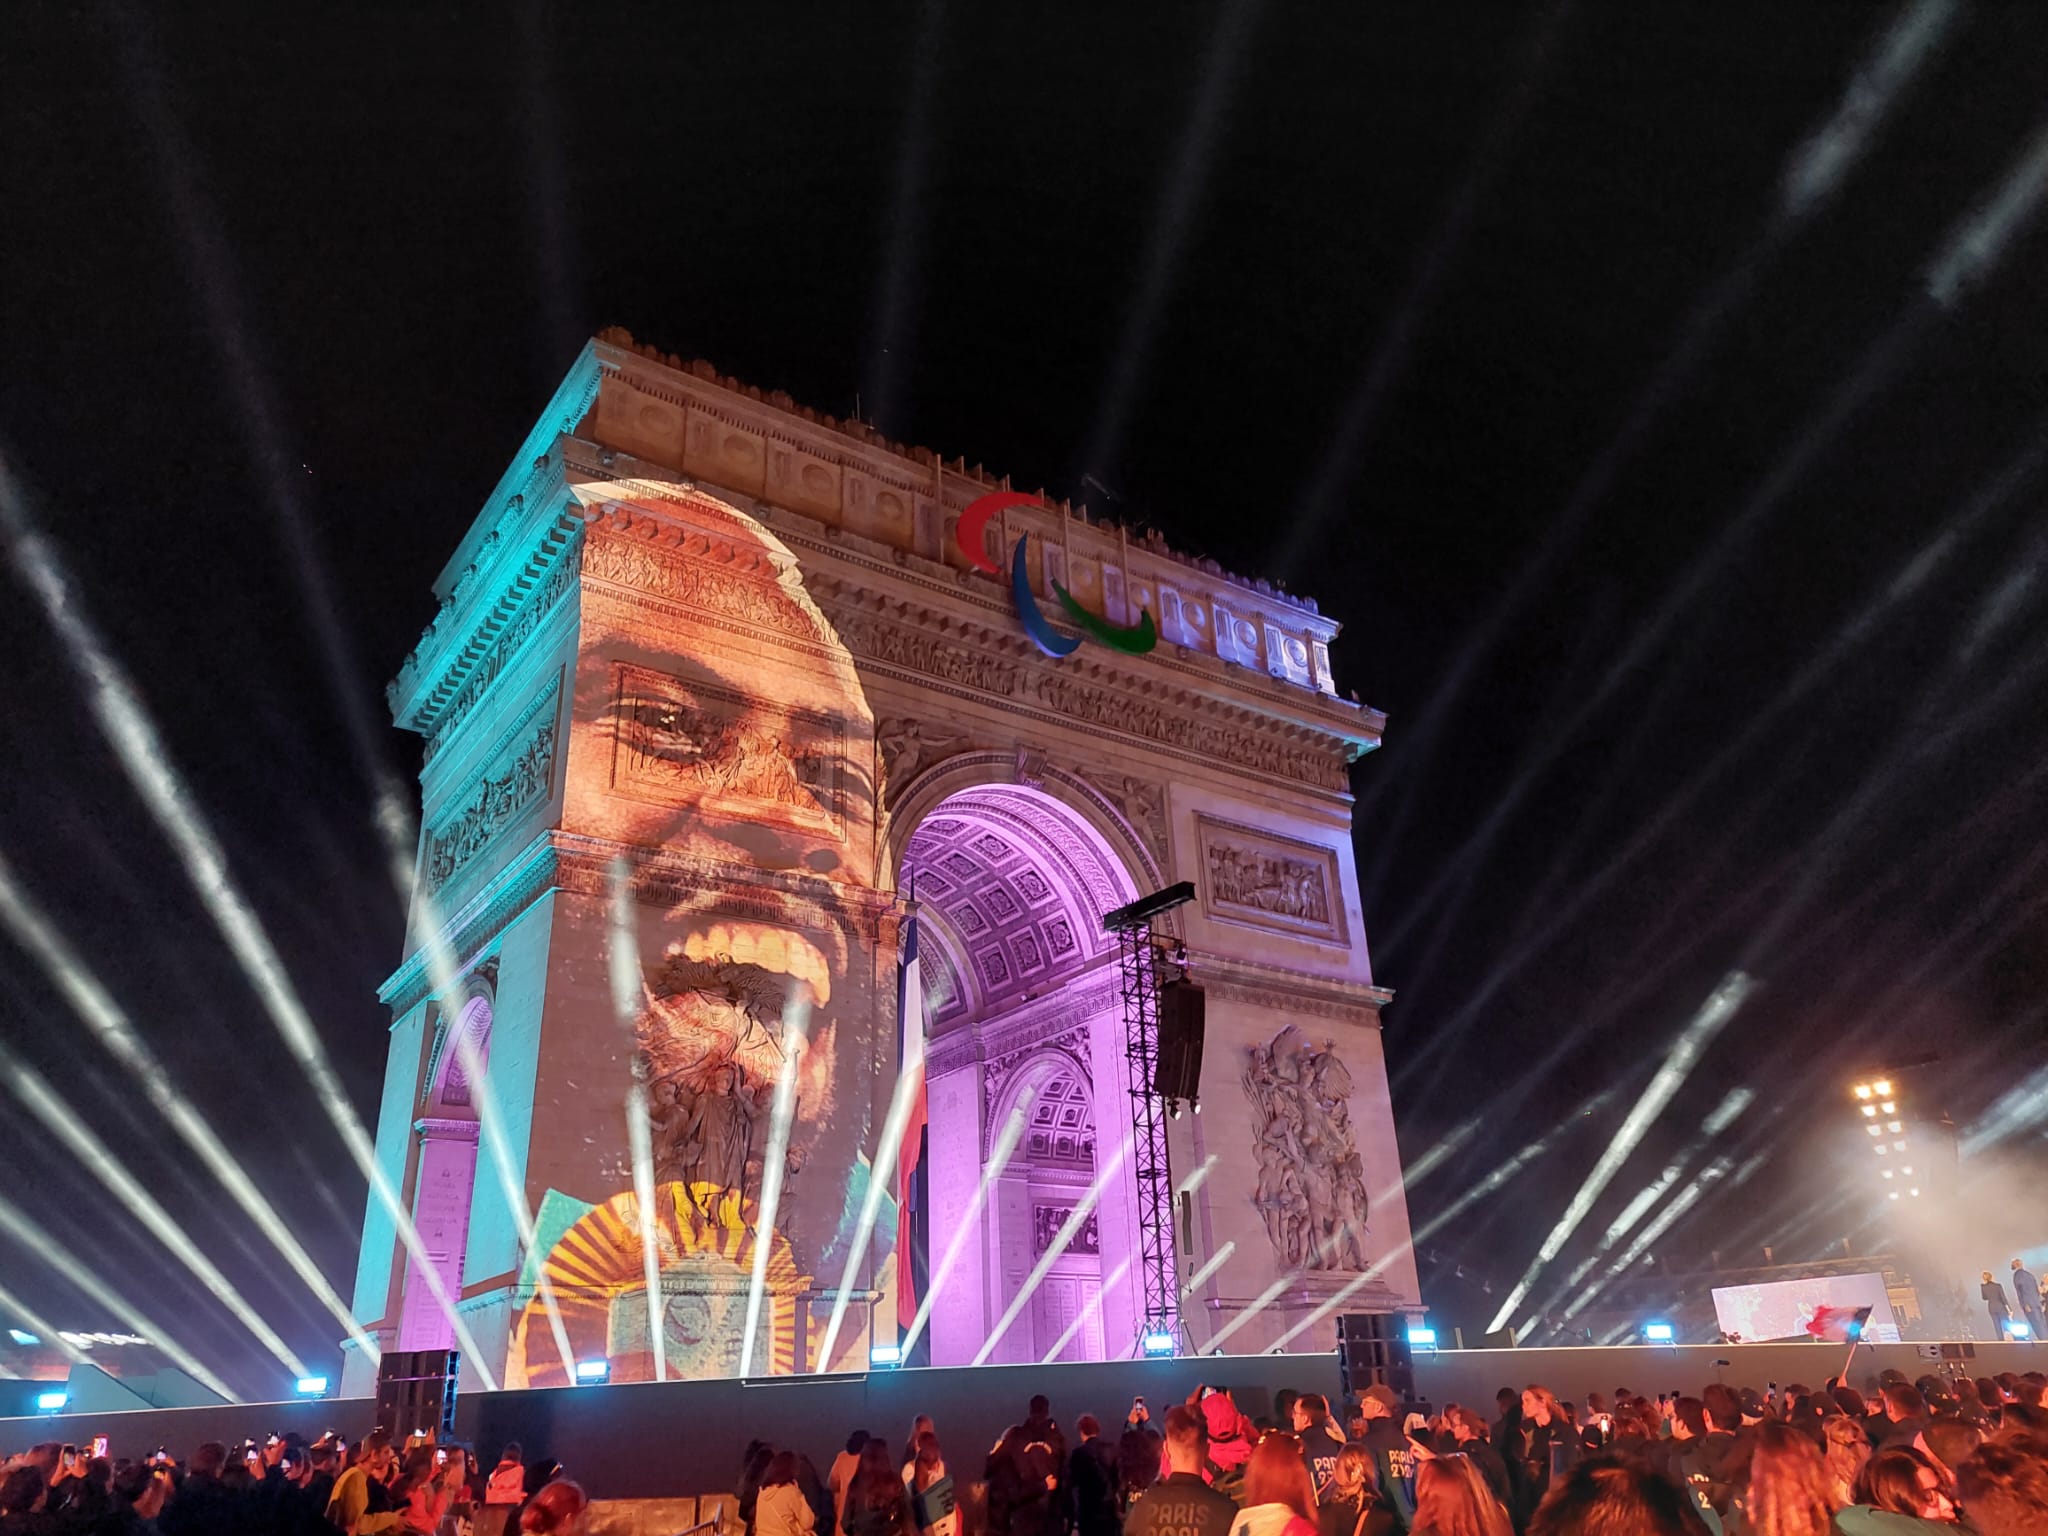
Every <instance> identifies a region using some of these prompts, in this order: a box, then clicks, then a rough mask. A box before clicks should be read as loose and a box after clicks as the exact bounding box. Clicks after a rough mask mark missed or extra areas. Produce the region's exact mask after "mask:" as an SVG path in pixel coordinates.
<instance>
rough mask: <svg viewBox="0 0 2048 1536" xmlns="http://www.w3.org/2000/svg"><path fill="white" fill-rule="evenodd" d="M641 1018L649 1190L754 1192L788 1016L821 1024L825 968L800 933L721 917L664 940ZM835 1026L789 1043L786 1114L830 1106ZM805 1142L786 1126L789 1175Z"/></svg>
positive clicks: (814, 1114) (798, 1165) (826, 997)
mask: <svg viewBox="0 0 2048 1536" xmlns="http://www.w3.org/2000/svg"><path fill="white" fill-rule="evenodd" d="M649 991H650V994H651V1001H650V1003H649V1006H648V1008H647V1010H646V1012H644V1013H643V1014H642V1015H641V1017H640V1021H639V1030H638V1034H639V1046H640V1050H641V1052H642V1053H643V1055H644V1057H645V1060H646V1065H647V1079H648V1081H647V1114H648V1121H649V1125H650V1128H651V1131H652V1142H653V1152H654V1177H655V1182H656V1183H664V1184H665V1183H669V1182H672V1181H673V1182H679V1183H682V1184H686V1185H689V1186H691V1187H693V1188H695V1187H697V1186H702V1185H708V1186H711V1187H712V1188H714V1189H720V1190H726V1189H731V1190H738V1191H739V1192H740V1194H741V1196H742V1197H743V1198H744V1199H746V1200H752V1201H758V1200H759V1199H760V1197H761V1191H762V1185H763V1175H764V1173H765V1171H766V1159H767V1157H768V1154H769V1140H770V1131H771V1120H772V1118H773V1114H774V1106H775V1087H776V1082H777V1080H778V1079H779V1077H780V1076H781V1074H782V1072H783V1070H784V1067H785V1061H786V1054H785V1042H784V1035H785V1030H786V1025H785V1021H786V1020H796V1019H802V1020H804V1021H806V1026H807V1027H806V1033H807V1034H808V1033H809V1030H808V1021H809V1020H811V1019H814V1018H818V1019H822V1015H823V1010H824V1008H825V1007H826V1005H828V1004H829V1003H830V1002H831V999H832V978H831V969H830V967H829V966H828V965H827V963H826V960H825V957H824V955H823V954H821V953H820V952H819V950H818V947H817V946H816V945H815V944H814V943H812V942H811V940H810V939H808V938H806V937H805V936H804V935H803V934H801V933H797V932H794V931H792V930H790V929H786V928H781V927H776V926H773V925H770V924H767V923H755V922H732V921H722V922H715V923H712V924H710V925H709V927H708V928H706V929H703V930H700V931H698V932H693V933H691V934H690V935H689V936H688V937H687V938H685V939H683V940H681V941H680V942H678V943H677V944H675V945H672V946H671V948H670V952H669V954H668V955H667V957H666V958H665V960H664V963H663V965H662V968H661V971H660V973H659V974H658V975H657V976H656V977H655V978H654V980H653V982H652V983H651V984H650V988H649ZM835 1033H836V1030H835V1028H834V1026H833V1025H831V1024H829V1023H826V1024H823V1026H822V1029H821V1030H820V1031H819V1033H818V1035H817V1037H816V1038H813V1039H811V1040H810V1041H809V1043H807V1044H799V1045H797V1046H796V1049H797V1051H798V1053H799V1054H798V1059H797V1063H796V1069H795V1070H796V1096H795V1097H796V1104H795V1108H796V1112H797V1118H798V1119H799V1120H810V1121H815V1120H817V1119H820V1118H823V1117H825V1116H826V1115H827V1114H828V1113H829V1111H830V1108H831V1101H832V1087H833V1079H834V1076H835V1074H834V1071H833V1060H832V1055H833V1044H834V1040H833V1036H834V1034H835ZM807 1142H808V1138H807V1137H806V1136H805V1135H804V1134H803V1133H802V1131H801V1130H800V1129H798V1128H795V1127H793V1128H792V1134H791V1136H790V1138H789V1142H788V1147H787V1150H786V1152H785V1154H784V1160H783V1172H784V1176H785V1188H787V1179H788V1176H789V1175H793V1174H795V1173H797V1172H799V1171H800V1170H801V1169H802V1167H803V1164H804V1160H805V1155H806V1151H807Z"/></svg>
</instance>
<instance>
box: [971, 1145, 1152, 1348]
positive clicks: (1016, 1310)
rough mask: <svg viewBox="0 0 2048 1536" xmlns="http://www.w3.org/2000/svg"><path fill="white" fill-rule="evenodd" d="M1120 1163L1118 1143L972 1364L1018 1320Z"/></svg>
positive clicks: (984, 1342)
mask: <svg viewBox="0 0 2048 1536" xmlns="http://www.w3.org/2000/svg"><path fill="white" fill-rule="evenodd" d="M1123 1165H1124V1149H1123V1147H1122V1146H1119V1147H1118V1148H1117V1149H1116V1151H1114V1152H1112V1153H1111V1154H1110V1156H1109V1160H1108V1161H1107V1162H1106V1163H1104V1164H1103V1165H1102V1171H1101V1172H1099V1173H1098V1174H1096V1175H1095V1181H1094V1182H1093V1183H1092V1184H1090V1185H1089V1186H1088V1188H1087V1189H1086V1190H1084V1191H1082V1194H1081V1198H1080V1199H1079V1200H1077V1201H1075V1202H1074V1208H1073V1210H1072V1211H1070V1212H1068V1214H1067V1219H1066V1220H1065V1221H1063V1222H1061V1223H1060V1229H1059V1231H1057V1232H1055V1233H1054V1234H1053V1238H1052V1241H1051V1242H1050V1243H1049V1244H1047V1245H1046V1250H1045V1252H1044V1253H1042V1254H1040V1255H1039V1258H1038V1262H1037V1263H1036V1264H1034V1265H1033V1266H1032V1267H1031V1273H1030V1274H1028V1275H1026V1276H1025V1277H1024V1283H1023V1285H1021V1286H1019V1287H1018V1289H1017V1294H1016V1295H1015V1296H1013V1297H1011V1298H1010V1304H1009V1306H1008V1307H1006V1308H1005V1309H1004V1310H1003V1315H1002V1318H1001V1320H1000V1321H998V1322H997V1324H996V1326H995V1329H994V1331H993V1332H991V1333H990V1334H989V1336H988V1337H987V1338H986V1339H985V1340H983V1341H982V1346H981V1348H980V1350H979V1351H977V1352H976V1354H975V1356H974V1360H973V1362H972V1363H973V1364H975V1365H980V1364H982V1363H983V1362H984V1361H985V1360H987V1359H988V1357H989V1356H990V1355H992V1354H993V1353H995V1347H996V1345H997V1344H998V1343H1000V1342H1001V1341H1002V1337H1003V1335H1004V1334H1006V1333H1008V1332H1009V1331H1010V1324H1012V1323H1014V1322H1016V1321H1017V1318H1018V1316H1019V1315H1020V1314H1021V1313H1022V1312H1023V1310H1024V1308H1025V1307H1026V1306H1027V1305H1028V1304H1029V1303H1030V1301H1031V1298H1032V1296H1033V1294H1034V1293H1036V1291H1037V1290H1038V1287H1039V1286H1040V1285H1041V1284H1043V1283H1044V1281H1045V1277H1046V1276H1047V1275H1048V1274H1050V1273H1051V1272H1052V1267H1053V1265H1054V1264H1056V1263H1058V1262H1059V1257H1060V1255H1061V1254H1063V1253H1065V1252H1066V1251H1067V1248H1068V1246H1069V1245H1070V1244H1072V1242H1073V1241H1074V1238H1075V1237H1076V1236H1077V1235H1078V1234H1079V1233H1080V1231H1081V1228H1082V1227H1083V1226H1084V1225H1085V1224H1086V1223H1087V1220H1088V1217H1089V1214H1090V1213H1091V1212H1092V1211H1094V1209H1095V1207H1096V1206H1097V1205H1098V1204H1099V1203H1101V1200H1102V1193H1103V1191H1104V1190H1106V1189H1108V1188H1109V1181H1110V1180H1111V1179H1112V1178H1113V1177H1115V1175H1116V1174H1117V1172H1118V1171H1119V1170H1120V1169H1121V1168H1122V1167H1123Z"/></svg>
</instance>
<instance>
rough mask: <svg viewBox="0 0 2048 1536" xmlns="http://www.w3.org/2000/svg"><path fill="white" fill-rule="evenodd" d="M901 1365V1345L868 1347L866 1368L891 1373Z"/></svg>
mask: <svg viewBox="0 0 2048 1536" xmlns="http://www.w3.org/2000/svg"><path fill="white" fill-rule="evenodd" d="M902 1363H903V1346H902V1345H901V1344H871V1345H869V1346H868V1368H869V1369H870V1370H876V1371H893V1370H895V1369H896V1367H898V1366H899V1365H901V1364H902Z"/></svg>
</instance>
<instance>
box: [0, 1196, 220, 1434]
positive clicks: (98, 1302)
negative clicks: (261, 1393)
mask: <svg viewBox="0 0 2048 1536" xmlns="http://www.w3.org/2000/svg"><path fill="white" fill-rule="evenodd" d="M0 1231H5V1232H7V1233H8V1234H10V1235H11V1236H12V1237H13V1238H14V1240H15V1241H16V1242H18V1243H20V1244H21V1246H22V1247H23V1248H24V1249H26V1250H27V1251H28V1252H30V1253H32V1254H34V1255H35V1256H36V1257H37V1258H39V1259H41V1260H42V1261H43V1262H44V1263H45V1264H47V1265H49V1266H50V1268H52V1269H54V1270H55V1271H56V1272H57V1273H58V1274H60V1275H62V1276H63V1277H64V1278H65V1279H66V1280H68V1281H69V1282H70V1283H71V1284H72V1285H73V1286H74V1287H75V1288H76V1289H77V1290H78V1292H79V1293H80V1294H81V1295H83V1296H84V1297H85V1298H86V1299H87V1300H88V1301H90V1302H92V1303H93V1304H94V1305H95V1306H98V1307H101V1308H103V1309H104V1310H105V1311H106V1312H107V1314H108V1315H109V1316H111V1317H113V1318H115V1319H117V1320H118V1321H119V1322H120V1324H121V1326H122V1327H124V1328H126V1329H127V1330H128V1331H129V1332H130V1333H134V1334H139V1335H140V1336H141V1337H143V1338H145V1339H148V1340H149V1341H150V1342H151V1343H152V1344H154V1345H155V1346H156V1347H157V1348H158V1349H160V1350H162V1351H163V1352H164V1355H165V1357H166V1358H167V1359H169V1360H170V1362H171V1363H172V1364H173V1365H175V1366H177V1368H178V1369H179V1370H181V1371H183V1372H184V1373H185V1374H186V1375H187V1376H190V1377H191V1378H192V1379H193V1380H194V1381H196V1382H198V1383H199V1384H200V1385H201V1386H202V1387H204V1388H206V1390H207V1391H209V1392H211V1393H213V1394H214V1395H215V1396H216V1397H221V1398H224V1399H226V1400H227V1401H228V1402H231V1403H239V1402H240V1401H241V1400H242V1399H241V1398H240V1397H239V1396H238V1395H236V1393H235V1392H234V1390H233V1389H232V1388H230V1387H229V1386H228V1384H227V1383H226V1382H224V1381H222V1380H221V1379H220V1378H219V1377H218V1376H216V1375H214V1374H213V1372H212V1371H210V1370H208V1369H207V1368H206V1367H205V1366H204V1365H202V1364H200V1362H199V1361H198V1359H197V1358H196V1357H194V1355H193V1354H192V1352H191V1351H190V1350H188V1349H186V1348H185V1346H184V1345H182V1344H180V1343H179V1342H178V1341H177V1340H176V1339H174V1338H172V1337H171V1336H170V1335H169V1334H168V1333H166V1332H165V1331H164V1328H163V1325H162V1324H161V1323H158V1322H156V1321H154V1320H153V1319H151V1318H150V1317H148V1316H146V1315H145V1314H144V1313H143V1312H142V1311H141V1309H139V1308H138V1307H136V1306H135V1304H134V1303H133V1302H131V1301H129V1300H128V1299H127V1298H126V1297H125V1296H122V1295H121V1294H119V1293H118V1292H117V1291H115V1290H114V1289H113V1288H112V1287H110V1286H108V1285H107V1284H106V1283H105V1282H103V1281H102V1280H101V1279H100V1277H99V1276H98V1275H96V1274H94V1273H93V1272H92V1270H91V1269H90V1268H89V1267H88V1266H87V1265H86V1264H84V1263H82V1262H81V1261H80V1260H79V1258H78V1256H77V1255H76V1254H74V1253H73V1252H72V1251H71V1250H70V1249H69V1248H67V1247H65V1246H64V1245H63V1244H62V1243H60V1242H59V1241H57V1238H56V1235H55V1234H54V1233H52V1232H51V1231H50V1230H49V1229H48V1228H46V1227H44V1226H43V1224H42V1223H41V1222H39V1221H37V1220H36V1219H35V1218H34V1217H33V1216H31V1215H29V1214H28V1212H26V1211H24V1210H23V1209H21V1207H20V1206H18V1205H16V1204H15V1203H14V1202H13V1201H11V1200H9V1199H8V1198H7V1197H6V1196H4V1195H0ZM31 1326H33V1325H31ZM36 1331H37V1332H38V1333H41V1334H42V1336H43V1337H44V1338H49V1337H51V1335H50V1334H49V1333H47V1332H44V1331H43V1330H41V1329H37V1330H36ZM58 1337H59V1340H60V1342H61V1339H62V1336H61V1335H59V1336H58Z"/></svg>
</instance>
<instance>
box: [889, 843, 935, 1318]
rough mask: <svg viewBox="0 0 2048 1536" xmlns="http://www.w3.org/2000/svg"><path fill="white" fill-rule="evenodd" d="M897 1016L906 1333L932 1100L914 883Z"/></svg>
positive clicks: (900, 1276)
mask: <svg viewBox="0 0 2048 1536" xmlns="http://www.w3.org/2000/svg"><path fill="white" fill-rule="evenodd" d="M896 1016H897V1018H899V1019H901V1020H902V1021H903V1036H902V1041H901V1054H900V1055H899V1056H898V1057H897V1060H898V1062H899V1063H900V1065H899V1067H898V1071H899V1072H902V1073H905V1074H909V1073H915V1074H916V1083H917V1091H916V1096H915V1098H913V1099H912V1101H911V1106H910V1114H909V1116H908V1118H907V1119H906V1120H905V1121H904V1125H903V1144H902V1146H901V1148H900V1149H899V1150H898V1152H897V1154H896V1321H897V1323H898V1324H899V1325H900V1326H901V1327H902V1328H903V1330H904V1331H905V1332H906V1333H907V1332H908V1331H909V1329H910V1325H911V1324H912V1323H913V1322H914V1321H915V1320H916V1318H917V1302H918V1294H917V1293H918V1287H919V1283H920V1276H919V1273H918V1271H919V1269H920V1268H921V1266H920V1265H919V1264H918V1263H917V1261H916V1260H917V1255H916V1253H915V1246H914V1235H915V1234H914V1230H913V1229H914V1226H915V1223H914V1221H913V1219H912V1211H911V1192H912V1188H913V1183H914V1180H915V1178H916V1175H917V1165H918V1154H919V1152H920V1151H921V1149H922V1148H923V1146H924V1129H925V1124H926V1122H927V1121H928V1120H929V1119H930V1116H931V1104H930V1101H929V1100H928V1099H927V1098H926V1096H925V1083H924V980H923V977H922V975H921V974H920V973H919V969H918V963H917V883H916V879H915V877H913V878H912V881H911V887H910V915H909V916H908V917H906V918H905V919H904V920H903V954H902V958H901V959H900V961H899V962H898V965H897V970H896Z"/></svg>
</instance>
